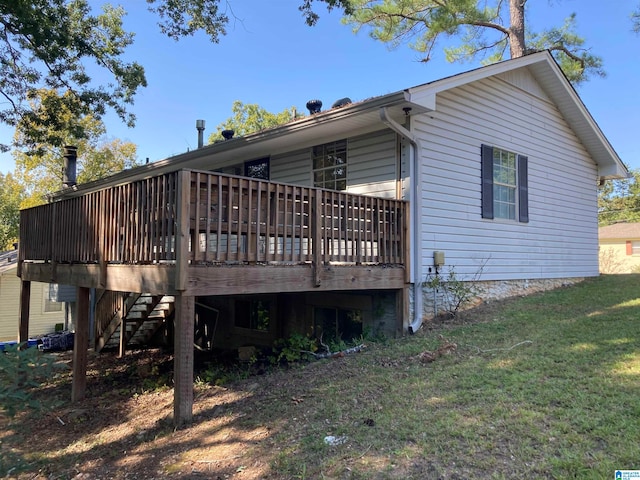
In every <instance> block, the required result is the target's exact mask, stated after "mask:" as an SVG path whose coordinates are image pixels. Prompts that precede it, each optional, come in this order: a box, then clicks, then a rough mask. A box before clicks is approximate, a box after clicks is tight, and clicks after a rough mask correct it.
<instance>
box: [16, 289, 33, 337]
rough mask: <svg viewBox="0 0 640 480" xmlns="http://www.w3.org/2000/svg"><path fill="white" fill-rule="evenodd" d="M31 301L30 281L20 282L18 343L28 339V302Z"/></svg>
mask: <svg viewBox="0 0 640 480" xmlns="http://www.w3.org/2000/svg"><path fill="white" fill-rule="evenodd" d="M30 302H31V282H29V281H25V280H22V281H21V282H20V324H19V326H18V345H21V344H22V343H23V342H26V341H27V340H29V304H30Z"/></svg>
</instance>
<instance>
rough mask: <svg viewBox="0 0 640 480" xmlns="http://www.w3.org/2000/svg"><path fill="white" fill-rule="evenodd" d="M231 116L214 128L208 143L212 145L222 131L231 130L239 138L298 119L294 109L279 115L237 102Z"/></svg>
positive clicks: (259, 107)
mask: <svg viewBox="0 0 640 480" xmlns="http://www.w3.org/2000/svg"><path fill="white" fill-rule="evenodd" d="M231 111H232V113H233V115H232V116H231V117H229V118H228V119H226V120H225V121H224V122H222V123H221V124H220V125H218V126H217V127H216V132H215V133H212V134H211V135H210V136H209V142H210V143H213V142H215V141H216V140H220V139H221V138H222V131H223V130H233V131H234V135H235V136H237V137H241V136H244V135H248V134H249V133H254V132H259V131H260V130H264V129H265V128H270V127H276V126H278V125H283V124H285V123H287V122H290V121H291V120H293V119H295V118H300V117H301V116H302V115H300V114H298V113H297V111H296V109H295V107H292V108H290V109H287V110H283V111H282V112H280V113H270V112H268V111H267V110H265V109H264V108H262V107H261V106H260V105H257V104H254V103H247V104H244V103H242V102H241V101H239V100H236V101H235V102H233V106H232V107H231Z"/></svg>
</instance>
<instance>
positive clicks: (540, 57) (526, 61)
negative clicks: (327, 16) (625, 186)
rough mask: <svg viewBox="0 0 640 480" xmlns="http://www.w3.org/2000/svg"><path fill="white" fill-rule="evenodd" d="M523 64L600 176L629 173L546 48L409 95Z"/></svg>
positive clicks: (423, 95) (416, 89) (411, 90)
mask: <svg viewBox="0 0 640 480" xmlns="http://www.w3.org/2000/svg"><path fill="white" fill-rule="evenodd" d="M523 68H526V69H527V70H528V71H529V72H530V73H531V75H532V76H533V78H535V80H536V81H537V83H538V84H539V85H540V87H541V88H542V91H543V92H544V94H545V95H546V96H547V97H548V98H549V99H550V100H551V101H552V102H553V103H554V104H555V105H556V107H557V108H558V110H559V111H560V113H561V114H562V116H563V117H564V118H565V120H566V121H567V123H568V124H569V126H570V127H571V128H572V129H573V131H574V132H575V134H576V136H577V137H578V138H579V139H580V142H581V143H582V144H583V145H584V147H585V149H586V150H587V152H589V154H590V155H591V157H592V158H593V160H594V161H595V162H596V164H597V165H598V172H599V176H600V178H602V179H612V178H624V177H628V176H629V172H628V170H627V168H626V166H625V165H624V163H623V162H622V160H621V159H620V157H619V156H618V154H617V153H616V152H615V150H614V149H613V147H612V146H611V144H610V143H609V141H608V140H607V138H606V137H605V135H604V133H603V132H602V130H601V129H600V127H599V126H598V124H597V123H596V121H595V120H594V119H593V117H592V116H591V114H590V113H589V111H588V110H587V107H586V106H585V105H584V103H582V100H581V99H580V97H579V96H578V94H577V92H576V91H575V89H574V88H573V86H572V85H571V83H570V82H569V81H568V80H567V78H566V77H565V75H564V73H562V70H561V69H560V67H559V66H558V64H557V63H556V61H555V60H554V59H553V57H552V56H551V54H550V53H549V52H547V51H544V52H538V53H534V54H531V55H526V56H524V57H520V58H515V59H512V60H506V61H503V62H499V63H495V64H492V65H488V66H486V67H481V68H477V69H475V70H470V71H468V72H464V73H461V74H458V75H454V76H452V77H447V78H443V79H441V80H436V81H435V82H431V83H427V84H423V85H419V86H417V87H413V88H409V89H408V92H409V98H410V99H412V100H413V99H416V100H418V99H422V98H429V97H431V96H433V95H435V94H437V93H439V92H442V91H445V90H450V89H452V88H456V87H459V86H462V85H465V84H468V83H471V82H475V81H478V80H483V79H485V78H488V77H492V76H504V75H505V74H508V73H510V72H514V71H516V70H520V69H523Z"/></svg>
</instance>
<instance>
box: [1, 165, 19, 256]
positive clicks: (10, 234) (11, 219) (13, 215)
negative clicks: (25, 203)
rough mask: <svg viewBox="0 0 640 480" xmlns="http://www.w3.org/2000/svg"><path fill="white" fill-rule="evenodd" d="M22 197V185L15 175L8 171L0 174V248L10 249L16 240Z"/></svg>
mask: <svg viewBox="0 0 640 480" xmlns="http://www.w3.org/2000/svg"><path fill="white" fill-rule="evenodd" d="M23 197H24V190H23V187H22V186H21V185H20V184H19V183H18V182H17V181H16V179H15V177H14V176H13V175H11V174H10V173H8V174H7V175H2V174H0V250H10V249H11V248H13V246H12V244H13V243H14V242H17V241H18V235H19V233H20V232H19V223H20V203H21V202H22V199H23Z"/></svg>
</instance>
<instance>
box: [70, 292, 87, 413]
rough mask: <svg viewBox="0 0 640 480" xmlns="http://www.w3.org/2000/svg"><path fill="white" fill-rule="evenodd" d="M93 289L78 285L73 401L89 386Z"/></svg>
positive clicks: (81, 395) (80, 396) (72, 387)
mask: <svg viewBox="0 0 640 480" xmlns="http://www.w3.org/2000/svg"><path fill="white" fill-rule="evenodd" d="M90 292H91V289H89V288H85V287H78V290H77V294H76V322H75V323H76V325H75V326H76V331H75V336H74V343H73V383H72V384H71V401H72V402H77V401H79V400H82V399H83V398H84V394H85V390H86V387H87V350H88V349H89V294H90Z"/></svg>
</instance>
